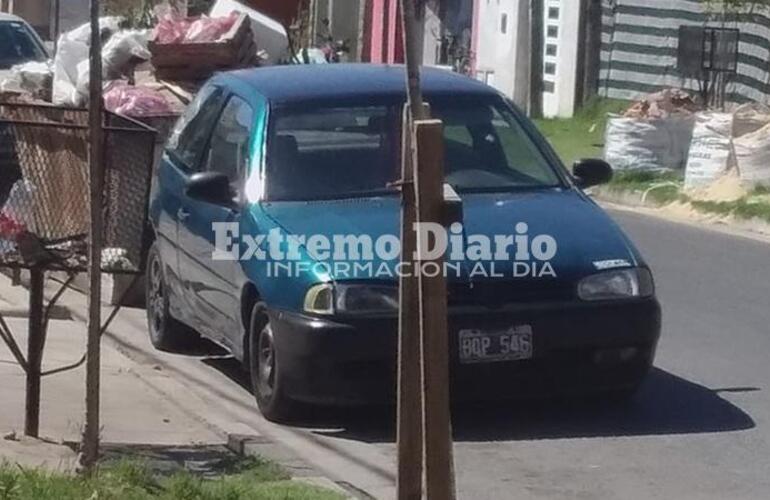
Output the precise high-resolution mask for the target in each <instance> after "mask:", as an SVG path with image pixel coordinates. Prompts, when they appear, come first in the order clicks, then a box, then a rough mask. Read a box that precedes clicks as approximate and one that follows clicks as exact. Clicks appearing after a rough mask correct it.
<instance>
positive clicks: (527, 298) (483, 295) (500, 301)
mask: <svg viewBox="0 0 770 500" xmlns="http://www.w3.org/2000/svg"><path fill="white" fill-rule="evenodd" d="M447 293H448V297H447V303H448V305H449V307H458V306H479V307H488V308H490V309H495V308H500V307H503V306H505V305H508V304H521V303H532V302H543V301H559V300H570V299H572V298H574V290H573V287H572V286H571V284H570V283H568V282H564V281H561V280H548V279H537V280H534V279H519V280H514V281H478V282H472V283H469V282H458V283H451V282H450V283H448V284H447Z"/></svg>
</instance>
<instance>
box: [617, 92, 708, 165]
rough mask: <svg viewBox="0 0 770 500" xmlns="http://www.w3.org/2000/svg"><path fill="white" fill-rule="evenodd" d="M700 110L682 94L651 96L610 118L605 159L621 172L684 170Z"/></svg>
mask: <svg viewBox="0 0 770 500" xmlns="http://www.w3.org/2000/svg"><path fill="white" fill-rule="evenodd" d="M699 109H700V106H699V105H698V104H697V103H696V101H695V100H694V99H693V98H692V97H691V96H690V95H689V94H688V93H687V92H685V91H682V90H677V89H668V90H663V91H661V92H657V93H655V94H650V95H649V96H647V97H646V98H644V99H641V100H640V101H638V102H635V103H634V104H633V105H631V106H630V107H629V108H628V109H627V110H626V112H625V113H623V114H622V115H611V116H610V117H609V119H608V120H607V130H606V133H605V142H604V144H605V146H604V157H605V159H606V160H607V161H608V162H609V163H610V164H612V165H613V166H614V167H615V168H616V169H618V170H667V169H683V168H684V167H685V165H686V164H687V157H688V152H689V147H690V141H691V140H692V133H693V127H694V125H695V113H696V112H697V111H698V110H699Z"/></svg>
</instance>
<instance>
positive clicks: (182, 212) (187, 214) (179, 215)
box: [176, 208, 190, 222]
mask: <svg viewBox="0 0 770 500" xmlns="http://www.w3.org/2000/svg"><path fill="white" fill-rule="evenodd" d="M176 218H177V219H179V220H180V221H182V222H184V221H186V220H187V219H189V218H190V212H188V211H187V210H185V209H184V208H180V209H179V211H178V212H177V213H176Z"/></svg>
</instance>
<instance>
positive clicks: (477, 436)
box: [110, 211, 770, 500]
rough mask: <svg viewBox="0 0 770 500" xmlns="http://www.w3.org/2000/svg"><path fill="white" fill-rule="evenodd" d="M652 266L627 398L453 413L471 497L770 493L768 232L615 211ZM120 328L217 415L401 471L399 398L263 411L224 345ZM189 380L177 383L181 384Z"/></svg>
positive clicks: (130, 316)
mask: <svg viewBox="0 0 770 500" xmlns="http://www.w3.org/2000/svg"><path fill="white" fill-rule="evenodd" d="M612 215H613V216H614V217H615V218H616V220H618V222H619V223H620V224H621V225H622V226H623V227H624V228H625V229H626V231H627V232H628V234H629V235H630V236H631V238H632V239H633V240H634V241H635V242H636V244H637V245H638V246H639V248H640V249H641V251H642V253H643V254H644V255H645V257H646V258H647V260H648V261H649V263H650V264H651V265H652V267H653V269H654V271H655V276H656V279H657V284H658V292H659V296H660V299H661V302H662V304H663V308H664V331H663V338H662V340H661V343H660V347H659V355H658V358H657V362H656V369H655V371H654V372H653V373H652V375H651V376H650V378H649V380H648V381H647V383H646V384H645V386H644V387H643V389H642V391H641V392H640V394H639V395H638V396H637V397H636V399H635V400H634V401H632V403H631V404H630V405H628V406H626V407H604V408H602V407H597V406H595V405H590V404H577V403H550V404H537V405H534V404H530V403H527V404H513V405H508V406H506V407H502V408H501V407H478V408H465V409H462V410H459V411H457V412H456V414H455V416H454V430H455V441H456V443H455V454H456V457H455V460H456V469H457V476H458V490H459V497H460V498H472V499H479V500H481V499H512V498H513V499H530V498H531V499H576V498H585V499H591V500H594V499H624V500H625V499H666V500H668V499H678V500H679V499H723V498H730V499H765V498H770V474H768V472H770V243H767V242H759V241H755V240H752V239H749V238H744V237H740V236H734V235H729V234H724V233H720V232H716V231H713V230H710V229H707V228H701V227H695V226H689V225H683V224H678V223H673V222H668V221H665V220H662V219H658V218H652V217H648V216H644V215H637V214H633V213H630V212H618V211H612ZM113 331H114V332H115V333H111V334H110V335H111V341H112V342H114V343H116V344H117V345H118V346H119V347H120V348H121V349H122V350H123V351H124V353H126V354H128V355H129V356H130V357H132V358H134V359H135V360H137V361H138V362H139V363H140V364H143V365H145V366H147V367H148V373H149V376H150V377H152V378H153V383H154V384H155V386H156V387H157V389H158V390H160V391H164V392H165V393H167V394H168V395H169V397H170V398H172V399H175V400H176V401H177V402H178V403H179V405H180V406H181V407H183V408H185V409H187V410H188V411H190V412H194V413H195V414H196V415H197V416H198V417H199V418H201V419H203V420H205V421H207V422H208V423H210V424H211V425H212V426H214V427H216V428H218V429H220V430H230V429H233V428H236V429H237V430H239V431H240V432H243V431H242V429H243V428H244V427H246V428H248V429H251V430H253V431H255V432H257V433H259V434H261V435H264V436H267V437H270V438H272V439H274V440H278V441H281V442H282V443H284V444H286V445H287V446H288V447H289V448H291V449H293V450H294V452H295V453H297V454H299V455H301V456H303V457H304V458H305V459H306V460H308V461H309V462H311V463H313V464H314V465H315V466H316V467H318V468H319V469H321V470H322V471H324V472H325V473H326V474H328V475H329V476H331V477H332V478H334V479H337V480H345V481H348V482H350V483H353V484H354V485H356V486H358V487H360V488H363V489H365V490H366V491H368V492H370V493H372V494H373V495H375V496H378V497H389V496H391V495H392V492H393V484H394V475H393V471H394V462H395V458H394V452H395V445H394V444H393V437H394V431H393V428H392V426H391V425H390V415H389V414H388V412H387V411H383V410H374V411H368V412H364V413H357V412H356V413H348V412H337V413H335V412H332V413H330V414H326V413H324V414H316V415H313V416H312V417H313V420H312V424H309V425H308V426H307V427H282V426H277V425H273V424H270V423H268V422H266V421H265V420H264V419H262V418H261V417H260V416H259V415H258V412H257V410H256V409H255V407H254V403H253V399H252V396H251V395H250V394H249V392H248V390H247V389H246V388H245V379H244V377H243V375H242V374H241V373H240V372H239V370H238V369H237V368H236V366H235V364H234V363H233V362H232V361H231V360H228V359H227V358H222V357H218V356H211V355H210V354H205V353H204V354H203V355H200V354H198V355H193V356H170V355H166V354H161V353H157V352H155V351H153V350H152V349H151V348H149V345H148V343H147V341H146V333H145V332H144V318H143V311H125V312H124V313H122V314H121V316H120V318H119V320H118V322H117V323H116V325H115V327H114V328H113ZM180 383H181V384H184V385H185V387H186V389H185V390H180V389H179V387H178V384H180Z"/></svg>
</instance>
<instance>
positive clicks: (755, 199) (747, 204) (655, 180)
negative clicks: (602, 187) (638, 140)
mask: <svg viewBox="0 0 770 500" xmlns="http://www.w3.org/2000/svg"><path fill="white" fill-rule="evenodd" d="M653 186H660V187H657V188H656V189H653V190H650V188H651V187H653ZM683 187H684V179H683V178H682V173H681V172H646V171H638V172H618V173H616V175H615V178H614V179H613V180H612V182H610V183H609V185H608V186H607V189H610V190H611V191H616V192H618V191H629V192H647V193H648V194H647V199H648V200H650V201H652V202H654V203H656V204H658V205H666V204H669V203H672V202H674V201H679V202H682V203H689V204H690V205H691V206H692V207H693V208H694V209H695V210H697V211H699V212H702V213H704V214H714V215H720V216H733V217H736V218H739V219H754V218H758V219H760V220H763V221H765V222H770V197H769V196H768V195H770V186H757V187H755V188H753V189H752V190H751V191H750V192H749V193H748V194H747V195H746V196H744V197H742V198H739V199H737V200H734V201H707V200H696V199H693V198H691V197H690V196H688V195H687V194H685V193H684V192H683Z"/></svg>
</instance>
